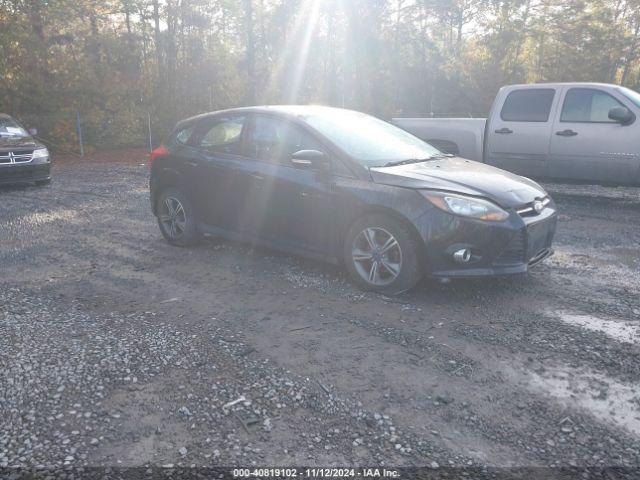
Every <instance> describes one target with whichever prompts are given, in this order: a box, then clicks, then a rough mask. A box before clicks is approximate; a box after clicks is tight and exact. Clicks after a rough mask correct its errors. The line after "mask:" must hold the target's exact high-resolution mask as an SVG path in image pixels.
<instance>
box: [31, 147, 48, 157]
mask: <svg viewBox="0 0 640 480" xmlns="http://www.w3.org/2000/svg"><path fill="white" fill-rule="evenodd" d="M48 156H49V150H47V149H46V148H37V149H36V150H34V151H33V158H47V157H48Z"/></svg>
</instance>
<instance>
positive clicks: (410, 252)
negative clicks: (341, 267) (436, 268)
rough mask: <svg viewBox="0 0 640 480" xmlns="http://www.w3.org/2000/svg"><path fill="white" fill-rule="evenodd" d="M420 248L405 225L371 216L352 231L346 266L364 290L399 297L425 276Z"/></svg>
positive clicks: (348, 234) (359, 221)
mask: <svg viewBox="0 0 640 480" xmlns="http://www.w3.org/2000/svg"><path fill="white" fill-rule="evenodd" d="M418 251H419V246H418V244H417V242H416V241H415V240H414V238H413V236H412V235H411V233H410V232H409V230H408V229H407V227H406V226H405V225H403V224H402V223H401V222H399V221H397V220H396V219H394V218H392V217H390V216H387V215H382V214H368V215H365V216H363V217H362V218H360V219H358V220H357V221H356V222H355V223H354V224H353V225H352V226H351V228H350V229H349V232H348V233H347V238H346V241H345V245H344V263H345V265H346V267H347V271H348V272H349V274H350V275H351V278H352V279H353V280H354V281H355V283H356V284H358V286H360V287H361V288H362V289H364V290H371V291H375V292H379V293H383V294H385V295H398V294H400V293H402V292H406V291H407V290H410V289H411V288H413V287H414V286H415V285H416V284H417V283H418V282H419V281H420V279H421V278H422V276H423V272H422V268H421V266H420V261H419V256H418Z"/></svg>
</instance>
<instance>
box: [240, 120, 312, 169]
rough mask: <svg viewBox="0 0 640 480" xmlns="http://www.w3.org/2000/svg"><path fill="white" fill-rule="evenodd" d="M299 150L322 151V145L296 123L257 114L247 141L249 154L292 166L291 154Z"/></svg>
mask: <svg viewBox="0 0 640 480" xmlns="http://www.w3.org/2000/svg"><path fill="white" fill-rule="evenodd" d="M299 150H320V151H321V150H322V147H321V146H320V145H319V144H318V142H316V141H315V140H314V138H313V137H312V136H311V135H310V134H309V133H307V132H306V131H305V130H304V129H302V128H301V127H299V126H298V125H296V124H294V123H291V122H288V121H286V120H283V119H279V118H274V117H268V116H263V115H256V117H255V119H254V121H253V128H252V129H251V132H250V134H249V140H248V142H247V156H249V157H251V158H254V159H256V160H262V161H265V162H269V163H276V164H280V165H286V166H291V156H292V155H293V154H294V153H296V152H297V151H299Z"/></svg>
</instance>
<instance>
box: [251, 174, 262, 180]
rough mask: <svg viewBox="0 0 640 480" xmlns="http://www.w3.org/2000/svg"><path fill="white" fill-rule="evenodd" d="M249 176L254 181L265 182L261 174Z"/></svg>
mask: <svg viewBox="0 0 640 480" xmlns="http://www.w3.org/2000/svg"><path fill="white" fill-rule="evenodd" d="M249 176H250V177H251V178H253V179H254V180H264V177H263V176H262V175H260V174H259V173H250V174H249Z"/></svg>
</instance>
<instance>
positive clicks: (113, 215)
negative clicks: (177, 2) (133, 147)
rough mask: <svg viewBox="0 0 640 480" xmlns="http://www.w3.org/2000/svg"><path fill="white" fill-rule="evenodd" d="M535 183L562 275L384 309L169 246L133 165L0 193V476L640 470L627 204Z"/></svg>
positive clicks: (264, 262)
mask: <svg viewBox="0 0 640 480" xmlns="http://www.w3.org/2000/svg"><path fill="white" fill-rule="evenodd" d="M140 160H141V161H142V159H140ZM549 189H550V191H551V192H552V193H553V194H554V197H555V199H556V201H557V203H558V206H559V209H560V223H559V230H558V235H557V240H556V250H557V253H556V255H555V256H554V257H553V258H552V259H550V260H548V261H546V262H545V263H544V264H543V265H541V266H539V267H538V268H537V269H535V270H534V271H532V272H531V273H530V274H529V275H526V276H522V277H515V278H508V279H492V280H482V281H475V282H466V281H465V282H462V281H460V282H455V283H451V284H448V285H440V284H437V283H433V282H429V281H425V282H423V283H422V284H421V285H420V286H419V287H418V288H417V289H416V290H414V291H413V292H411V293H409V294H406V295H404V296H401V297H398V298H393V299H391V298H385V297H382V296H379V295H374V294H365V293H362V292H361V291H359V290H357V289H356V288H355V287H353V286H352V285H351V284H350V283H349V282H348V281H347V279H346V278H345V276H344V275H343V274H342V273H341V272H340V270H339V269H337V268H335V267H330V266H325V265H322V264H318V263H313V262H309V261H307V260H301V259H298V258H295V257H291V256H287V255H282V254H278V253H274V252H272V251H267V250H261V249H255V250H254V249H251V248H250V247H248V246H244V245H239V244H234V243H228V242H222V241H219V240H215V239H208V240H206V241H204V242H203V243H202V244H201V245H200V246H198V247H196V248H193V249H178V248H174V247H170V246H169V245H167V244H166V243H165V242H164V241H163V240H162V237H161V235H160V233H159V231H158V229H157V226H156V224H155V221H154V218H153V217H152V215H151V213H150V211H149V205H148V190H147V170H146V167H144V166H143V165H139V164H137V163H135V162H133V163H129V164H127V163H92V162H90V161H87V162H85V163H78V162H76V163H73V164H72V163H62V164H59V165H57V166H56V168H55V170H54V181H53V183H52V184H51V185H50V186H48V187H44V188H36V187H25V188H3V189H1V190H0V467H6V466H36V465H70V466H76V465H109V466H118V465H122V466H133V465H165V466H166V465H176V466H178V465H198V466H200V465H244V466H250V465H257V466H266V465H269V466H275V465H320V466H329V465H373V464H375V465H393V466H407V465H420V466H429V467H431V468H441V467H445V466H449V465H454V466H466V465H473V466H499V467H505V466H557V465H563V466H569V465H573V466H581V467H582V466H625V467H635V468H640V191H639V190H638V189H624V188H618V189H615V188H603V187H572V186H563V185H552V186H549Z"/></svg>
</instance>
